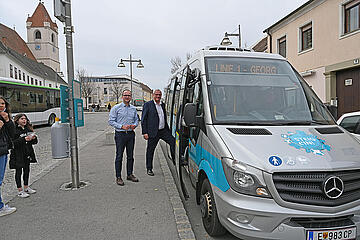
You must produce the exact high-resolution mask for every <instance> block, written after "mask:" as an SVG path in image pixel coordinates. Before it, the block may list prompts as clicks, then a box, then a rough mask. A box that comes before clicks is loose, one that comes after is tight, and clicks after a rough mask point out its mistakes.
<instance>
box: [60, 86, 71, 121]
mask: <svg viewBox="0 0 360 240" xmlns="http://www.w3.org/2000/svg"><path fill="white" fill-rule="evenodd" d="M60 109H61V122H62V123H68V122H69V89H68V87H67V86H65V85H60Z"/></svg>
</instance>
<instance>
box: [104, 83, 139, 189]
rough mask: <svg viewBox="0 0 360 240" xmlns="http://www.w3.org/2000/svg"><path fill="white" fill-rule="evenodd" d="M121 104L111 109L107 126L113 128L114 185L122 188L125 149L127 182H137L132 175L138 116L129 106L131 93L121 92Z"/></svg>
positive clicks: (131, 106)
mask: <svg viewBox="0 0 360 240" xmlns="http://www.w3.org/2000/svg"><path fill="white" fill-rule="evenodd" d="M122 100H123V102H122V103H120V104H117V105H115V106H114V107H113V108H111V111H110V114H109V125H111V126H113V127H114V128H115V143H116V158H115V172H116V183H117V184H118V185H120V186H124V181H123V180H122V178H121V169H122V158H123V153H124V149H125V148H126V160H127V162H126V169H127V177H126V179H127V180H130V181H133V182H138V181H139V179H137V178H136V177H135V176H134V174H133V169H134V145H135V131H134V130H135V128H136V127H137V126H138V121H139V119H138V115H137V112H136V108H135V107H134V106H133V105H131V104H130V100H131V91H130V90H127V89H126V90H124V91H123V92H122Z"/></svg>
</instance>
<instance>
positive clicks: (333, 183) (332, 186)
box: [324, 176, 344, 199]
mask: <svg viewBox="0 0 360 240" xmlns="http://www.w3.org/2000/svg"><path fill="white" fill-rule="evenodd" d="M343 192H344V182H343V181H342V180H341V178H339V177H336V176H330V177H328V178H327V179H326V180H325V182H324V193H325V195H326V196H327V197H328V198H330V199H337V198H339V197H340V196H341V194H342V193H343Z"/></svg>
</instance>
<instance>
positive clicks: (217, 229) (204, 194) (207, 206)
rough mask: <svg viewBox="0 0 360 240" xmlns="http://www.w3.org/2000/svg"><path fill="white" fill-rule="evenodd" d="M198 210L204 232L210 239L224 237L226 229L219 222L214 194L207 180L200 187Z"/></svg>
mask: <svg viewBox="0 0 360 240" xmlns="http://www.w3.org/2000/svg"><path fill="white" fill-rule="evenodd" d="M200 209H201V216H202V222H203V225H204V228H205V230H206V232H207V233H208V234H209V235H210V236H212V237H215V236H221V235H224V234H225V233H226V229H225V228H224V227H223V226H222V225H221V223H220V221H219V217H218V214H217V209H216V204H215V198H214V194H213V192H212V190H211V186H210V183H209V180H208V179H207V178H206V179H204V181H203V183H202V185H201V195H200Z"/></svg>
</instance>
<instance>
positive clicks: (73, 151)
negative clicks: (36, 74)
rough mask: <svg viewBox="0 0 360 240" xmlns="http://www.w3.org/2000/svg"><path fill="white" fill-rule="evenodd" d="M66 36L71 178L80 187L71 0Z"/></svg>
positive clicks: (67, 4) (67, 15)
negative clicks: (73, 85)
mask: <svg viewBox="0 0 360 240" xmlns="http://www.w3.org/2000/svg"><path fill="white" fill-rule="evenodd" d="M65 15H66V18H65V36H66V61H67V73H68V88H69V118H70V119H69V121H70V155H71V178H72V188H79V182H80V181H79V164H78V146H77V130H76V127H75V113H74V99H73V91H72V82H73V79H74V60H73V59H74V58H73V40H72V32H73V29H72V23H71V0H67V1H66V4H65Z"/></svg>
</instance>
